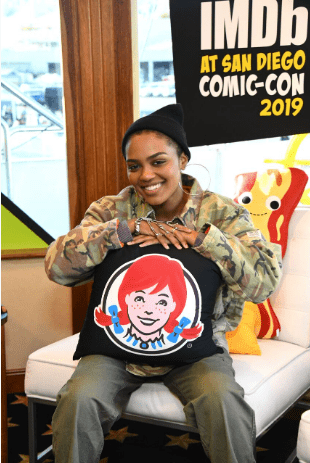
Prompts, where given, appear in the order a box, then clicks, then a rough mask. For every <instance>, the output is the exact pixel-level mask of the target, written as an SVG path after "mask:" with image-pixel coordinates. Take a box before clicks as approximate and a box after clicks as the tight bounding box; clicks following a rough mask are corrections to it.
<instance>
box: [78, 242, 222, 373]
mask: <svg viewBox="0 0 310 463" xmlns="http://www.w3.org/2000/svg"><path fill="white" fill-rule="evenodd" d="M221 282H222V278H221V273H220V271H219V268H218V267H217V265H216V264H215V263H214V262H212V261H211V260H209V259H206V258H205V257H202V256H201V255H200V254H198V253H197V252H196V251H194V250H193V249H190V248H189V249H181V250H178V249H176V248H175V247H174V246H171V247H170V249H167V250H166V249H165V248H164V247H163V246H161V245H159V244H158V245H157V244H156V245H153V246H148V247H145V248H141V247H139V246H138V245H132V246H124V247H123V248H121V249H118V250H113V251H110V252H109V253H108V254H107V256H106V258H105V259H104V261H103V262H102V263H101V264H100V265H98V266H97V267H96V268H95V275H94V283H93V287H92V293H91V298H90V303H89V306H88V309H87V314H86V319H85V321H84V325H83V328H82V330H81V333H80V337H79V342H78V345H77V349H76V352H75V354H74V359H75V360H76V359H79V358H80V357H83V356H85V355H90V354H103V355H106V356H109V357H114V358H116V359H121V360H125V361H128V362H133V363H141V364H145V363H146V364H149V365H153V366H158V365H182V364H186V363H192V362H196V361H198V360H200V359H201V358H204V357H208V356H211V355H213V354H214V353H215V352H218V351H221V349H220V348H217V346H216V345H215V343H214V341H213V340H212V325H211V316H212V313H213V309H214V303H215V298H216V293H217V290H218V288H219V286H220V285H221Z"/></svg>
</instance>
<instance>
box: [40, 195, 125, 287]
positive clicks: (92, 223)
mask: <svg viewBox="0 0 310 463" xmlns="http://www.w3.org/2000/svg"><path fill="white" fill-rule="evenodd" d="M126 195H127V192H125V190H123V192H121V193H120V194H119V195H118V196H115V197H105V198H102V199H100V200H98V201H95V202H94V203H92V204H91V206H90V207H89V209H88V210H87V211H86V213H85V216H84V219H83V220H82V222H81V224H80V225H78V226H77V227H76V228H74V229H73V230H71V231H70V232H69V233H68V234H67V235H65V236H60V237H59V238H58V239H57V240H56V241H54V242H53V243H52V244H51V245H50V246H49V248H48V250H47V253H46V257H45V270H46V273H47V276H48V277H49V279H50V280H52V281H54V282H55V283H59V284H61V285H64V286H75V285H76V284H78V283H82V282H83V283H84V282H86V281H89V280H91V279H92V275H93V269H94V267H95V266H96V265H98V264H100V263H101V262H102V261H103V259H104V258H105V256H106V254H107V252H108V251H109V250H111V249H118V248H121V247H122V246H123V243H122V242H121V241H120V239H119V234H118V233H117V231H118V227H119V225H120V223H121V222H122V221H126V220H127V219H128V218H129V217H128V209H129V210H130V208H129V207H128V204H129V201H128V198H127V197H126Z"/></svg>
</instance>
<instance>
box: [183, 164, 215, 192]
mask: <svg viewBox="0 0 310 463" xmlns="http://www.w3.org/2000/svg"><path fill="white" fill-rule="evenodd" d="M191 166H199V167H203V168H204V169H205V170H206V171H207V172H208V175H209V183H208V187H207V188H206V189H207V190H208V189H209V186H210V183H211V175H210V172H209V170H208V169H207V168H206V167H205V166H203V165H202V164H188V165H187V166H186V168H185V169H187V168H188V167H191ZM179 187H180V188H181V190H182V191H183V192H184V193H185V194H187V195H190V196H200V195H201V193H198V194H193V193H188V192H187V191H185V190H183V188H182V182H181V181H180V182H179Z"/></svg>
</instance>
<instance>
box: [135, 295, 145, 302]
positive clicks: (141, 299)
mask: <svg viewBox="0 0 310 463" xmlns="http://www.w3.org/2000/svg"><path fill="white" fill-rule="evenodd" d="M135 302H144V299H143V297H142V296H137V297H135Z"/></svg>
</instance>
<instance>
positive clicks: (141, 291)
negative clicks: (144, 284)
mask: <svg viewBox="0 0 310 463" xmlns="http://www.w3.org/2000/svg"><path fill="white" fill-rule="evenodd" d="M135 293H143V294H145V291H143V290H142V289H138V291H135Z"/></svg>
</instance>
